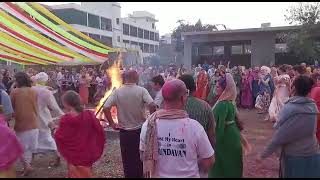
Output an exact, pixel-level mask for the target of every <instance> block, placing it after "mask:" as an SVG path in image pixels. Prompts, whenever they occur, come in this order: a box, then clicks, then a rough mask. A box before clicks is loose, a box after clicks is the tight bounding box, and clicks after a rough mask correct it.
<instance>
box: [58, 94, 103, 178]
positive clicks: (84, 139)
mask: <svg viewBox="0 0 320 180" xmlns="http://www.w3.org/2000/svg"><path fill="white" fill-rule="evenodd" d="M62 101H63V106H64V107H65V109H66V110H67V114H66V115H64V116H63V117H62V118H61V120H60V124H59V127H58V129H57V131H56V132H55V135H54V137H55V140H56V143H57V147H58V150H59V152H60V154H61V155H62V157H63V158H64V159H65V160H66V161H67V164H68V177H69V178H90V177H92V176H93V172H92V165H93V163H95V162H96V161H97V160H98V159H99V158H100V157H101V155H102V153H103V148H104V144H105V134H104V131H103V128H102V126H101V125H100V123H99V120H98V119H97V118H96V117H95V115H94V113H93V112H92V111H89V110H83V107H82V105H81V101H80V96H79V95H78V93H76V92H74V91H67V92H66V93H65V94H64V96H63V97H62Z"/></svg>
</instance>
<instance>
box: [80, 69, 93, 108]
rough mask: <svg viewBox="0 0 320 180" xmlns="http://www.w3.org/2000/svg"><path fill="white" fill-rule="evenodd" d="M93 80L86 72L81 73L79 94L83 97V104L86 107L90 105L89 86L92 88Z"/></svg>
mask: <svg viewBox="0 0 320 180" xmlns="http://www.w3.org/2000/svg"><path fill="white" fill-rule="evenodd" d="M90 81H91V78H90V77H89V75H88V74H86V73H85V71H82V72H81V77H80V88H79V94H80V97H81V103H82V104H83V105H84V106H86V105H88V104H89V86H90Z"/></svg>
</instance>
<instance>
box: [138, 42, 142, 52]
mask: <svg viewBox="0 0 320 180" xmlns="http://www.w3.org/2000/svg"><path fill="white" fill-rule="evenodd" d="M139 46H140V50H141V51H143V43H139Z"/></svg>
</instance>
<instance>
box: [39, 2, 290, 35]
mask: <svg viewBox="0 0 320 180" xmlns="http://www.w3.org/2000/svg"><path fill="white" fill-rule="evenodd" d="M66 3H67V2H66ZM44 4H47V5H53V4H62V3H61V2H46V3H44ZM120 4H121V16H122V17H126V16H127V15H128V14H131V13H132V12H133V11H149V12H150V13H152V14H154V15H155V17H156V19H157V20H158V21H159V22H157V23H156V27H157V29H158V30H159V34H160V36H161V35H164V34H166V33H171V32H172V31H173V30H174V28H175V27H177V26H178V23H177V21H178V20H180V19H183V20H185V21H186V22H190V23H192V24H194V23H196V22H197V21H198V19H201V22H202V24H224V25H226V26H227V28H230V29H244V28H258V27H260V26H261V23H268V22H270V23H271V26H287V25H289V24H288V22H286V21H285V18H284V15H285V14H286V9H288V8H289V7H290V6H292V5H295V4H296V3H295V2H120Z"/></svg>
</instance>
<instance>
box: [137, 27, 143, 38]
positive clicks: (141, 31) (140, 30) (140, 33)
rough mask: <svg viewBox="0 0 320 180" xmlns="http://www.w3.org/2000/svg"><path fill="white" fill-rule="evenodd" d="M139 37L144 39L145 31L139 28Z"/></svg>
mask: <svg viewBox="0 0 320 180" xmlns="http://www.w3.org/2000/svg"><path fill="white" fill-rule="evenodd" d="M138 37H139V38H141V39H143V29H140V28H138Z"/></svg>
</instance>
